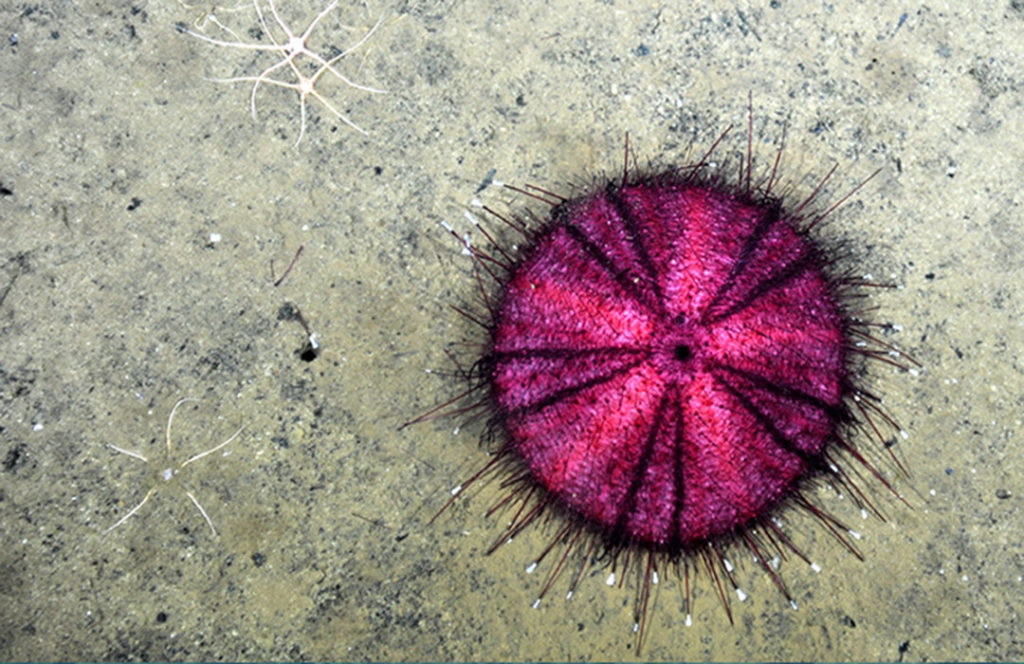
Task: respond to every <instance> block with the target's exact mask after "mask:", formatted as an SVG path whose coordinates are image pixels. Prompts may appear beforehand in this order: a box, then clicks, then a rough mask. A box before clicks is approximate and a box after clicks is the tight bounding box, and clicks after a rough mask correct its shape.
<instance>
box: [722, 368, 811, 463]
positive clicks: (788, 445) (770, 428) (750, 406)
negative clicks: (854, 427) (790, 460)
mask: <svg viewBox="0 0 1024 664" xmlns="http://www.w3.org/2000/svg"><path fill="white" fill-rule="evenodd" d="M715 381H716V382H717V383H718V384H719V385H721V386H722V387H724V388H725V390H726V391H727V392H728V393H729V394H730V395H732V397H733V399H735V400H736V401H737V402H738V403H739V404H740V406H742V407H743V408H744V409H745V410H746V411H747V412H749V413H750V414H751V415H752V416H753V417H754V419H755V420H757V422H758V423H759V424H760V425H761V427H762V428H764V430H765V431H767V432H768V434H769V435H770V436H771V437H772V440H774V441H775V444H776V445H778V447H779V448H781V449H783V450H786V451H787V452H790V453H791V454H793V455H794V456H797V457H799V458H800V460H801V461H803V462H804V463H805V464H807V466H808V467H813V466H816V465H817V464H818V457H819V456H820V453H813V454H811V453H808V452H805V451H804V450H802V449H800V448H799V447H798V446H797V444H796V442H795V441H794V440H791V439H790V438H788V437H787V436H786V434H784V433H782V431H780V430H779V428H778V427H777V426H775V422H774V421H773V420H772V418H771V417H769V415H768V414H767V413H765V412H764V411H763V410H761V409H760V408H758V407H757V405H756V404H754V402H753V401H751V400H750V399H749V398H748V397H747V396H746V395H745V394H743V392H742V391H740V390H739V389H738V388H737V387H736V386H734V385H733V384H732V383H730V382H729V381H727V380H724V379H722V377H721V376H719V375H715ZM768 385H771V383H768ZM811 398H812V399H813V397H811Z"/></svg>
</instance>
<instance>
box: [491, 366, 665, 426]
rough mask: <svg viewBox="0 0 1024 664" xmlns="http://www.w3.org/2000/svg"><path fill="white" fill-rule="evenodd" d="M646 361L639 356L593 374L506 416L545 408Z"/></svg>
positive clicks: (534, 411) (514, 415)
mask: <svg viewBox="0 0 1024 664" xmlns="http://www.w3.org/2000/svg"><path fill="white" fill-rule="evenodd" d="M646 361H647V358H646V357H641V358H640V359H638V360H636V361H635V362H632V363H629V364H625V365H623V366H621V367H616V368H615V369H613V370H611V371H609V372H607V373H605V374H600V375H597V376H594V377H592V378H590V379H589V380H586V381H583V382H582V383H578V384H576V385H570V386H569V387H565V388H563V389H561V390H557V391H555V392H552V393H551V394H549V395H548V396H547V397H545V398H543V399H540V400H539V401H535V402H533V403H528V404H525V405H523V406H519V407H518V408H515V409H514V410H512V411H510V412H509V414H508V416H509V417H517V416H519V415H525V414H527V413H536V412H539V411H541V410H544V409H545V408H547V407H548V406H550V405H552V404H555V403H558V402H559V401H562V400H563V399H566V398H568V397H571V396H574V395H576V394H579V393H580V392H585V391H587V390H589V389H590V388H592V387H594V386H595V385H600V384H602V383H606V382H608V381H610V380H612V379H613V378H616V377H618V376H620V375H622V374H625V373H629V372H630V371H632V370H633V369H635V368H636V367H638V366H639V365H640V364H642V363H643V362H646Z"/></svg>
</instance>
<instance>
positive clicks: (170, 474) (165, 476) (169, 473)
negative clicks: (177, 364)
mask: <svg viewBox="0 0 1024 664" xmlns="http://www.w3.org/2000/svg"><path fill="white" fill-rule="evenodd" d="M187 401H198V399H192V398H188V397H186V398H184V399H179V400H178V403H176V404H174V407H173V408H171V414H170V415H169V416H168V417H167V462H170V458H171V454H172V453H173V450H172V447H171V423H172V422H173V421H174V414H175V413H176V412H177V411H178V407H179V406H181V404H183V403H185V402H187ZM240 433H242V427H239V428H238V431H236V432H235V433H233V434H231V437H230V438H228V439H227V440H225V441H224V442H223V443H221V444H219V445H217V446H216V447H211V448H210V449H208V450H206V451H205V452H200V453H199V454H196V455H195V456H191V457H189V458H188V459H186V460H185V461H184V462H183V463H182V464H181V465H180V466H178V467H177V468H174V467H171V466H167V467H166V468H164V469H162V470H161V471H160V474H159V477H160V479H161V480H163V481H164V482H170V481H171V480H173V479H174V478H175V476H176V475H177V474H178V473H179V472H181V471H182V469H184V468H185V466H187V465H189V464H190V463H192V462H193V461H198V460H200V459H202V458H203V457H205V456H207V455H209V454H213V453H214V452H216V451H217V450H219V449H221V448H223V447H225V446H226V445H227V444H228V443H230V442H231V441H233V440H234V439H235V438H237V437H238V434H240ZM107 447H109V448H111V449H113V450H115V451H117V452H120V453H121V454H127V455H128V456H130V457H133V458H135V459H140V460H142V461H144V462H146V463H150V461H149V459H147V458H146V457H144V456H142V455H141V454H139V453H138V452H133V451H131V450H126V449H124V448H122V447H118V446H117V445H112V444H110V443H107ZM161 486H162V484H161V483H160V481H159V480H158V481H157V483H156V484H154V485H153V487H152V488H151V489H150V490H149V491H148V492H147V493H146V496H145V498H143V499H142V502H140V503H139V504H138V505H136V506H135V507H133V508H132V509H131V511H129V512H128V513H127V514H125V515H124V516H123V517H121V518H120V519H118V521H117V523H115V524H114V525H112V526H111V527H109V528H107V529H106V530H105V531H103V532H104V534H106V533H109V532H110V531H112V530H113V529H114V528H117V527H118V526H120V525H121V524H122V523H124V522H125V521H127V520H128V519H130V518H131V517H132V515H133V514H135V513H136V512H138V511H139V510H140V509H142V506H143V505H145V504H146V502H147V501H148V500H149V499H150V498H152V497H153V494H155V493H156V492H157V489H159V488H160V487H161ZM182 490H184V492H185V495H186V496H188V497H189V500H191V501H192V504H193V505H195V506H196V509H198V510H199V513H200V514H202V515H203V518H204V519H206V523H207V525H209V526H210V530H211V531H213V535H214V537H216V536H217V529H216V528H214V527H213V521H212V520H211V519H210V515H209V514H207V513H206V510H204V509H203V506H202V505H200V504H199V501H198V500H197V499H196V497H195V494H193V493H192V492H191V491H190V490H189V489H187V488H186V487H182Z"/></svg>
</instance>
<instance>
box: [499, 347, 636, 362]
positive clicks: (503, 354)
mask: <svg viewBox="0 0 1024 664" xmlns="http://www.w3.org/2000/svg"><path fill="white" fill-rule="evenodd" d="M615 355H634V356H642V357H648V356H649V353H648V351H647V350H645V349H641V348H628V347H623V346H599V347H597V348H519V349H517V350H501V351H494V352H493V353H492V354H491V357H493V358H494V360H495V361H498V362H500V361H502V360H530V359H542V360H575V359H585V358H586V357H587V356H596V357H602V356H615Z"/></svg>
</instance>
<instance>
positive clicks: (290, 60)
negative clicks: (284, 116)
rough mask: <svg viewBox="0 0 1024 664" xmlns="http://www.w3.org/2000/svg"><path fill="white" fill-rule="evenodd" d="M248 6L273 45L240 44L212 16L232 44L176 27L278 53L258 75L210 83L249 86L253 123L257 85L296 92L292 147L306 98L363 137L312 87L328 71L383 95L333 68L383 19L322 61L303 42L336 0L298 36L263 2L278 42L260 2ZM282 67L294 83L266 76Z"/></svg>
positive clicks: (302, 124) (269, 2)
mask: <svg viewBox="0 0 1024 664" xmlns="http://www.w3.org/2000/svg"><path fill="white" fill-rule="evenodd" d="M252 4H253V7H254V8H255V9H256V16H257V17H258V18H259V24H260V27H261V28H262V29H263V32H264V33H266V35H267V36H268V37H269V38H270V41H271V42H273V43H271V44H253V43H250V42H245V41H242V38H241V37H239V36H238V34H237V33H236V32H235V31H234V30H232V29H230V28H229V27H227V26H226V25H224V24H223V23H221V22H220V21H218V20H216V17H215V16H212V14H211V15H210V19H211V20H212V22H213V23H215V24H216V25H217V26H218V27H220V28H221V29H222V30H224V31H226V32H227V33H229V34H230V35H231V36H232V37H234V39H235V40H236V41H227V40H223V39H214V38H213V37H208V36H206V35H204V34H201V33H198V32H194V31H192V30H189V29H188V28H187V27H185V25H183V24H181V23H178V24H177V26H176V27H177V29H178V31H179V32H184V33H185V34H187V35H191V36H193V37H196V38H197V39H201V40H203V41H205V42H208V43H210V44H214V45H216V46H228V47H231V48H240V49H243V50H249V51H271V52H276V53H280V54H281V55H282V56H283V57H282V59H281V60H280V61H279V62H277V63H276V64H273V65H271V66H270V67H267V68H266V69H264V70H263V71H262V72H261V73H260V75H259V76H233V77H231V78H213V79H210V80H212V81H215V82H218V83H238V82H243V81H244V82H249V83H252V84H253V86H252V93H251V94H250V95H249V105H250V106H251V108H252V118H253V120H254V121H255V120H257V118H256V92H257V91H258V90H259V88H260V85H262V84H264V83H268V84H270V85H276V86H278V87H282V88H288V89H289V90H295V91H296V92H298V93H299V110H300V116H301V120H300V125H299V137H298V138H297V139H296V141H295V146H298V145H299V143H300V142H302V137H303V136H304V135H305V133H306V98H307V97H309V96H312V97H314V98H316V99H318V100H319V101H320V103H321V104H323V105H324V107H325V108H326V109H327V110H328V111H330V112H331V113H333V114H334V116H335V117H337V118H338V119H339V120H341V121H342V122H344V123H345V124H347V125H348V126H350V127H352V128H353V129H355V130H356V131H358V132H360V133H362V134H366V131H365V130H364V129H363V128H362V127H360V126H359V125H357V124H356V123H354V122H353V121H352V120H350V119H348V117H347V116H345V114H344V113H342V112H341V111H339V110H338V109H336V108H335V107H334V105H333V104H331V102H329V101H328V100H327V99H326V98H325V97H324V96H323V95H321V94H320V93H319V92H318V91H317V89H316V84H317V81H319V80H320V77H321V76H323V75H324V74H326V73H327V72H330V73H331V74H333V75H334V76H335V77H336V78H337V79H338V80H340V81H341V82H342V83H344V84H345V85H348V86H349V87H352V88H355V89H357V90H362V91H364V92H370V93H375V94H382V93H384V92H386V91H385V90H380V89H377V88H373V87H370V86H368V85H362V84H360V83H356V82H355V81H353V80H351V79H349V78H348V77H346V76H345V75H344V74H342V73H341V72H339V71H338V70H337V69H336V68H335V67H334V65H335V63H337V62H338V60H340V59H341V58H343V57H344V56H346V55H348V54H349V53H351V52H352V51H354V50H355V49H357V48H359V47H360V46H362V45H363V44H365V43H366V41H367V40H368V39H369V38H370V37H371V36H372V35H373V33H374V32H376V31H377V28H379V27H380V25H381V22H382V21H383V20H384V18H383V16H382V17H381V18H379V19H378V20H377V23H376V24H375V25H374V26H373V27H372V28H370V30H369V31H368V32H367V33H366V34H365V35H363V37H362V38H361V39H360V40H359V41H357V42H356V43H355V44H353V45H352V46H350V47H348V48H346V49H345V50H343V51H342V52H341V53H338V54H337V55H335V56H334V57H332V58H331V59H329V60H326V59H324V58H323V57H321V56H320V55H319V54H318V53H315V52H314V51H311V50H310V49H309V47H308V46H307V42H308V41H309V37H310V35H311V34H312V33H313V30H314V29H315V28H316V26H317V24H319V23H320V21H321V20H323V18H324V17H325V16H327V14H328V13H330V12H331V10H332V9H334V8H335V7H336V6H337V5H338V0H333V2H331V4H329V5H327V7H326V8H325V9H324V10H323V11H321V12H320V13H319V14H317V15H316V18H314V19H313V21H312V22H311V23H310V24H309V27H307V28H306V30H305V32H303V33H302V34H295V33H294V32H292V30H291V28H290V27H289V26H288V24H286V23H285V22H284V20H283V19H282V18H281V15H280V14H279V13H278V11H277V7H276V6H275V5H274V1H273V0H267V5H268V7H269V8H270V13H271V15H272V16H273V17H274V22H275V23H276V24H277V27H278V28H280V30H281V31H282V32H284V34H285V35H286V36H287V39H285V40H283V41H278V39H277V38H276V37H275V36H274V32H273V31H272V30H271V29H270V26H269V25H268V23H267V20H266V17H265V16H264V12H263V10H262V9H261V8H260V0H253V3H252ZM302 55H305V56H307V57H308V58H310V59H311V60H313V62H314V63H316V65H318V68H317V69H316V71H315V72H313V74H312V75H311V76H306V75H305V74H303V73H302V71H301V70H300V69H299V67H298V65H297V64H296V62H295V61H296V59H297V58H298V57H299V56H302ZM284 67H288V68H290V69H291V71H292V74H294V76H295V79H296V82H290V81H282V80H279V79H276V78H271V77H270V76H271V74H273V73H274V72H276V71H277V70H279V69H282V68H284Z"/></svg>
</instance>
